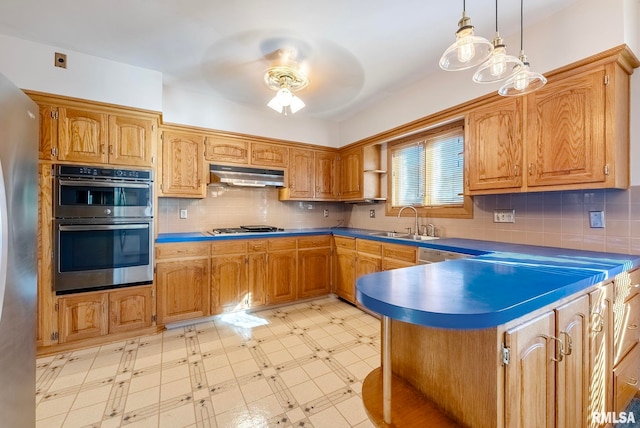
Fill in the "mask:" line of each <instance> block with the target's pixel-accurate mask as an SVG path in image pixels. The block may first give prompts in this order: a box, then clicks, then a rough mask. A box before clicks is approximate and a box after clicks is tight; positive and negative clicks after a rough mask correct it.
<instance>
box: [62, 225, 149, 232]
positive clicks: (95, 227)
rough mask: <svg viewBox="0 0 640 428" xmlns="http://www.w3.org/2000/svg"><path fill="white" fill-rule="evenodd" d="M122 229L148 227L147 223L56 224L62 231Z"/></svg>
mask: <svg viewBox="0 0 640 428" xmlns="http://www.w3.org/2000/svg"><path fill="white" fill-rule="evenodd" d="M122 229H149V225H148V224H94V225H81V226H79V225H73V226H58V230H60V231H62V232H79V231H86V230H122Z"/></svg>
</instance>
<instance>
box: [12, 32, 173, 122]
mask: <svg viewBox="0 0 640 428" xmlns="http://www.w3.org/2000/svg"><path fill="white" fill-rule="evenodd" d="M56 52H60V53H64V54H66V55H67V68H66V69H63V68H59V67H54V65H53V64H54V55H55V53H56ZM0 58H2V60H1V61H0V73H2V74H4V75H5V76H7V77H8V78H9V80H11V81H12V82H13V83H15V84H16V85H17V86H19V87H20V88H22V89H29V90H33V91H40V92H46V93H52V94H58V95H64V96H69V97H76V98H84V99H88V100H95V101H101V102H105V103H112V104H119V105H126V106H131V107H135V108H140V109H146V110H153V111H160V110H161V109H162V73H160V72H157V71H153V70H148V69H144V68H140V67H134V66H131V65H127V64H122V63H119V62H115V61H109V60H106V59H103V58H98V57H94V56H91V55H85V54H82V53H79V52H73V51H68V50H64V49H59V48H56V47H54V46H47V45H43V44H39V43H33V42H29V41H26V40H22V39H17V38H15V37H8V36H4V35H0Z"/></svg>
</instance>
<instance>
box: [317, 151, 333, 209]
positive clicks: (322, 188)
mask: <svg viewBox="0 0 640 428" xmlns="http://www.w3.org/2000/svg"><path fill="white" fill-rule="evenodd" d="M337 165H338V154H337V153H336V152H316V154H315V186H316V187H315V197H316V199H323V200H335V199H338V173H337Z"/></svg>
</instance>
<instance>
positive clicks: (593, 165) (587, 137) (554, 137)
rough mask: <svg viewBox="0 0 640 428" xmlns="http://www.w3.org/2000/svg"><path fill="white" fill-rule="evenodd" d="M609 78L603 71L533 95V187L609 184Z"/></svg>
mask: <svg viewBox="0 0 640 428" xmlns="http://www.w3.org/2000/svg"><path fill="white" fill-rule="evenodd" d="M604 75H605V73H604V69H603V68H602V67H600V68H598V69H596V70H595V71H591V72H587V73H583V74H579V75H576V76H574V77H568V78H564V79H562V80H559V81H556V82H552V83H549V84H548V85H546V86H545V87H544V88H542V89H540V90H539V91H536V92H534V93H532V94H530V95H529V96H528V98H527V103H528V108H527V109H528V117H527V121H528V123H527V129H528V138H527V158H528V160H529V165H528V179H527V181H528V186H550V185H562V184H574V183H594V182H603V181H604V180H605V165H606V163H607V160H606V159H605V140H606V138H607V135H605V116H606V115H605V83H604Z"/></svg>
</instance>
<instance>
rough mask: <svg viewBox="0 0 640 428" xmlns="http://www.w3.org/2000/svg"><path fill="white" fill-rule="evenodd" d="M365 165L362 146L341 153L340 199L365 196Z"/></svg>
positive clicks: (355, 198)
mask: <svg viewBox="0 0 640 428" xmlns="http://www.w3.org/2000/svg"><path fill="white" fill-rule="evenodd" d="M363 182H364V167H363V152H362V147H357V148H355V149H350V150H345V151H344V152H341V153H340V199H341V200H343V201H344V200H358V199H362V198H363V197H364V192H363V189H364V185H363Z"/></svg>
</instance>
